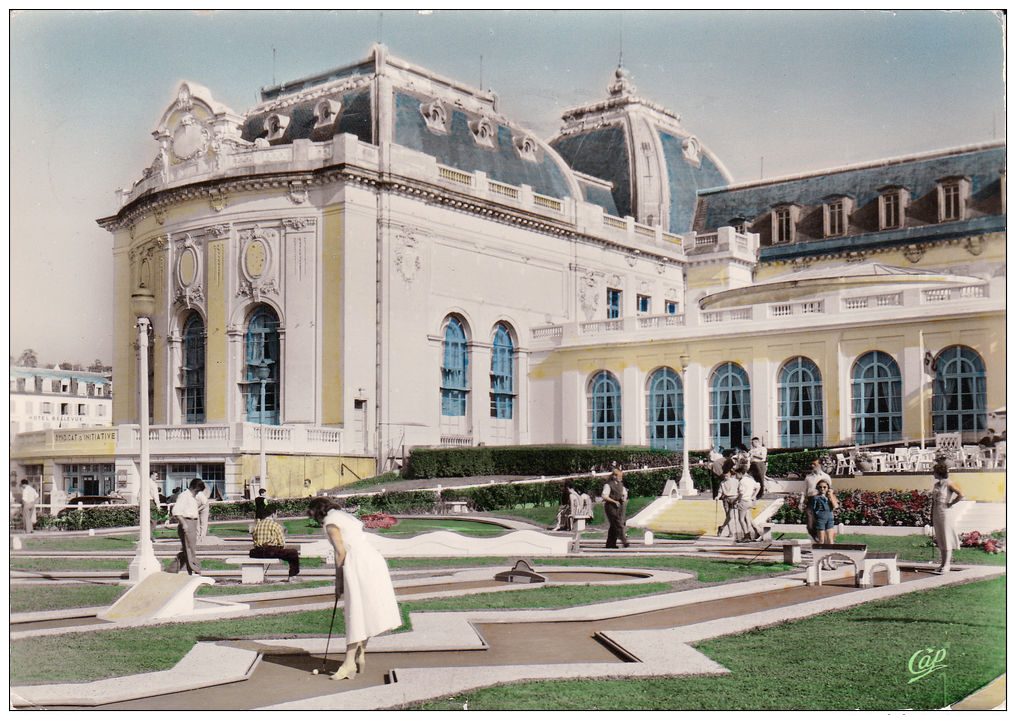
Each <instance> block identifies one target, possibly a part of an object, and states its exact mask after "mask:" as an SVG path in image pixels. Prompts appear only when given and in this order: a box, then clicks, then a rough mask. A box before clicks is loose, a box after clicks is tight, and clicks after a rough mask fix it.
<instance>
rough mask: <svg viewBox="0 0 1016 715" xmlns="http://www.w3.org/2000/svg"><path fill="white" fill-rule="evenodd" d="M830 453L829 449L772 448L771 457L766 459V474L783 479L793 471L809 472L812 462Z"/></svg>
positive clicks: (798, 472) (796, 472) (797, 472)
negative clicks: (791, 449) (785, 449)
mask: <svg viewBox="0 0 1016 715" xmlns="http://www.w3.org/2000/svg"><path fill="white" fill-rule="evenodd" d="M828 453H829V450H828V449H805V450H793V451H790V450H787V451H783V449H782V448H781V449H780V450H770V452H769V458H768V459H767V460H766V461H767V468H766V476H767V477H770V478H772V479H781V478H783V477H785V476H787V474H789V473H791V472H793V473H795V474H807V473H808V472H810V471H811V463H812V462H814V461H815V460H816V459H821V458H822V457H824V456H825V455H826V454H828Z"/></svg>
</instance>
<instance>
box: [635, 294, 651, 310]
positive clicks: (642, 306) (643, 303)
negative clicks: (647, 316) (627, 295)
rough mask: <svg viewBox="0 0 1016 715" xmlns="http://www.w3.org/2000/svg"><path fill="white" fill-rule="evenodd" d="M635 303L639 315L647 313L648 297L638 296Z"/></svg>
mask: <svg viewBox="0 0 1016 715" xmlns="http://www.w3.org/2000/svg"><path fill="white" fill-rule="evenodd" d="M636 303H637V304H638V310H639V312H640V313H648V312H649V296H648V295H640V296H638V299H637V300H636Z"/></svg>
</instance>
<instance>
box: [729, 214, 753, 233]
mask: <svg viewBox="0 0 1016 715" xmlns="http://www.w3.org/2000/svg"><path fill="white" fill-rule="evenodd" d="M728 223H729V225H730V227H731V228H732V229H734V230H735V231H737V232H738V233H751V221H750V220H749V219H747V218H745V217H744V216H735V217H734V218H732V219H730V221H729V222H728Z"/></svg>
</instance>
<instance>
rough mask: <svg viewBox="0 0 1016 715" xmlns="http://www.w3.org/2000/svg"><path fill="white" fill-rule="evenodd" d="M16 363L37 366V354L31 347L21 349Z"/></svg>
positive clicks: (24, 365)
mask: <svg viewBox="0 0 1016 715" xmlns="http://www.w3.org/2000/svg"><path fill="white" fill-rule="evenodd" d="M18 365H20V366H21V367H38V366H39V356H38V355H37V354H36V352H35V351H34V350H32V348H26V349H25V350H22V351H21V357H19V358H18Z"/></svg>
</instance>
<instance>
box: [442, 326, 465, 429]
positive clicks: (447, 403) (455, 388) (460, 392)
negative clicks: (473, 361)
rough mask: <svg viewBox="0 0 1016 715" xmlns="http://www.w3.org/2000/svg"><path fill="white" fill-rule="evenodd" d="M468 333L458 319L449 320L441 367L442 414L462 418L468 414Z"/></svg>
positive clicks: (446, 327)
mask: <svg viewBox="0 0 1016 715" xmlns="http://www.w3.org/2000/svg"><path fill="white" fill-rule="evenodd" d="M468 367H469V355H468V354H467V352H466V333H465V331H464V330H463V329H462V323H460V322H459V320H458V318H454V317H452V318H449V319H448V325H446V326H445V333H444V362H443V363H442V365H441V414H442V415H448V416H449V417H462V416H463V415H465V414H466V392H467V391H468V388H469V382H468V377H467V371H468V370H467V368H468Z"/></svg>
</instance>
